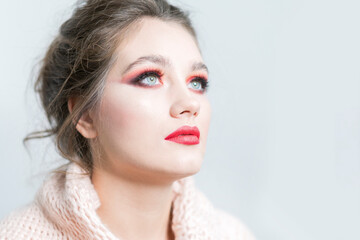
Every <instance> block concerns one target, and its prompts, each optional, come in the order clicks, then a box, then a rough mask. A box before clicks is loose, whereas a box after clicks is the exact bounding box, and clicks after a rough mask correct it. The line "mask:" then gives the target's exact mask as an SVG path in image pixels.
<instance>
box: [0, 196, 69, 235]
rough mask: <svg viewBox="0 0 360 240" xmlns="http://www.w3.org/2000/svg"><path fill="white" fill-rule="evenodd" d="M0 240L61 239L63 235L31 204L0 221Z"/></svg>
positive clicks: (36, 206)
mask: <svg viewBox="0 0 360 240" xmlns="http://www.w3.org/2000/svg"><path fill="white" fill-rule="evenodd" d="M0 239H1V240H3V239H4V240H25V239H40V240H41V239H63V235H62V234H61V233H60V232H59V231H57V229H56V227H55V226H54V225H53V224H52V223H51V222H50V221H48V219H47V218H46V216H45V215H44V214H43V212H42V211H41V209H40V208H39V206H38V205H37V204H36V203H34V202H33V203H30V204H27V205H25V206H23V207H21V208H19V209H16V210H14V211H13V212H11V213H10V214H9V215H7V216H6V217H5V218H4V219H2V220H0Z"/></svg>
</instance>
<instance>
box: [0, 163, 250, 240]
mask: <svg viewBox="0 0 360 240" xmlns="http://www.w3.org/2000/svg"><path fill="white" fill-rule="evenodd" d="M79 173H84V171H83V169H82V168H80V167H79V166H78V165H77V164H74V163H72V164H70V165H69V167H68V169H67V173H66V174H59V173H56V174H52V175H50V177H49V178H48V179H47V180H46V181H45V182H44V184H43V186H42V188H41V189H40V191H39V192H38V194H37V196H36V199H35V201H34V202H33V203H31V204H29V205H27V206H25V207H24V208H22V209H19V210H17V211H14V212H12V213H11V214H10V215H9V216H7V217H6V218H5V219H3V220H2V221H1V222H0V239H1V240H15V239H16V240H23V239H33V240H38V239H47V240H49V239H51V240H52V239H98V240H100V239H107V240H110V239H111V240H116V239H117V240H119V239H118V238H117V237H115V236H114V235H113V234H112V233H111V232H110V231H109V229H108V228H107V227H106V225H105V224H104V223H102V222H101V220H100V218H99V216H98V215H97V214H96V209H97V208H98V207H99V206H100V201H99V198H98V195H97V193H96V191H95V189H94V186H93V185H92V183H91V180H90V177H89V176H87V175H80V174H79ZM173 191H174V192H175V194H174V196H175V197H174V199H173V219H172V230H173V232H174V234H175V239H176V240H190V239H191V240H205V239H206V240H225V239H228V240H253V239H254V237H253V236H252V234H251V233H250V232H249V230H248V229H247V228H246V226H244V225H243V224H242V223H241V222H240V221H239V220H237V219H236V218H234V217H232V216H231V215H229V214H227V213H225V212H223V211H220V210H217V209H215V208H214V207H213V206H212V205H211V203H210V202H209V201H208V200H207V199H206V197H205V196H204V195H203V194H202V193H201V192H200V191H198V190H197V189H196V188H195V186H194V180H193V178H192V177H187V178H183V179H181V180H178V181H176V182H174V184H173ZM119 214H121V213H119Z"/></svg>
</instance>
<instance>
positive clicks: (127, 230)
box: [69, 17, 211, 240]
mask: <svg viewBox="0 0 360 240" xmlns="http://www.w3.org/2000/svg"><path fill="white" fill-rule="evenodd" d="M115 54H116V57H117V60H116V62H115V63H114V65H113V66H112V67H111V69H110V72H109V74H108V76H107V78H106V83H105V90H104V94H103V96H102V101H101V104H100V105H99V108H98V109H97V110H96V111H95V110H93V111H89V112H87V113H86V114H84V115H83V116H82V118H81V119H80V120H79V122H78V123H77V125H76V129H77V130H78V131H79V132H80V133H81V134H82V135H83V136H84V137H86V138H88V139H89V140H90V141H92V147H96V148H97V149H98V151H99V152H100V153H101V154H100V156H98V157H97V159H95V160H94V169H93V174H92V176H91V179H92V183H93V184H94V187H95V190H96V192H97V194H98V196H99V198H100V202H101V205H100V207H99V208H98V209H97V214H98V215H99V217H100V219H101V220H102V222H103V223H104V224H105V225H106V226H107V227H108V228H109V230H110V231H111V232H112V233H113V234H114V235H115V236H117V237H119V238H121V239H131V240H140V239H141V240H143V239H147V240H152V239H154V240H155V239H156V240H170V239H174V235H173V232H172V229H171V207H172V199H173V193H172V184H173V182H174V181H176V180H178V179H181V178H183V177H187V176H190V175H194V174H195V173H197V172H198V171H199V170H200V167H201V164H202V160H203V157H204V153H205V147H206V139H207V133H208V128H209V124H210V115H211V108H210V104H209V101H208V98H207V96H206V93H204V92H202V91H201V89H200V90H199V89H198V88H197V87H198V86H199V84H196V83H195V84H194V85H193V83H192V82H191V81H190V82H189V79H190V80H191V79H192V76H195V75H196V76H197V75H201V76H206V77H207V76H208V72H207V69H206V67H205V65H204V64H203V58H202V56H201V53H200V51H199V49H198V46H197V44H196V41H195V39H194V38H193V36H192V35H191V34H190V33H189V32H188V30H186V29H185V28H184V27H183V26H181V25H180V24H178V23H175V22H164V21H162V20H158V19H155V18H150V17H146V18H143V19H142V21H141V22H140V23H139V24H137V26H136V28H134V29H133V30H131V31H130V33H129V35H127V37H126V39H125V40H123V41H121V42H120V44H119V46H118V47H117V49H116V52H115ZM144 56H147V57H146V58H142V59H143V61H141V62H138V64H136V65H133V66H132V68H131V69H128V67H129V65H130V64H132V63H134V62H135V61H136V60H138V59H139V58H141V57H144ZM149 56H150V57H149ZM144 69H145V70H147V71H148V70H149V69H157V70H159V71H161V72H162V73H163V75H162V76H161V79H160V78H158V77H157V76H154V75H151V76H150V75H149V76H147V77H146V78H145V79H143V80H142V84H146V85H147V87H144V86H139V85H134V84H133V83H132V82H131V81H130V80H132V79H133V76H135V75H136V73H137V72H139V71H142V70H144ZM126 70H128V71H126ZM160 80H161V81H160ZM195 86H197V87H195ZM73 105H74V101H73V100H70V101H69V109H70V111H71V109H72V107H73ZM184 125H188V126H197V127H198V128H199V130H200V143H199V144H196V145H184V144H180V143H175V142H171V141H167V140H165V137H166V136H168V135H169V134H170V133H172V132H173V131H175V130H176V129H178V128H179V127H182V126H184Z"/></svg>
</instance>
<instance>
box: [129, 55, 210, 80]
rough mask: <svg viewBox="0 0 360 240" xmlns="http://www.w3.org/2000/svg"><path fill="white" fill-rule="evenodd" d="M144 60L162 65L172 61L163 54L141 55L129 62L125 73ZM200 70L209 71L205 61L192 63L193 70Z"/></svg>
mask: <svg viewBox="0 0 360 240" xmlns="http://www.w3.org/2000/svg"><path fill="white" fill-rule="evenodd" d="M144 62H152V63H155V64H158V65H161V66H163V67H166V66H171V65H172V64H171V61H170V60H169V59H167V58H165V57H163V56H161V55H148V56H143V57H139V58H138V59H136V60H135V61H134V62H132V63H131V64H129V66H127V68H126V69H125V71H124V72H123V75H124V74H125V73H127V72H129V71H130V70H131V69H132V68H134V67H135V66H137V65H140V64H143V63H144ZM198 70H205V71H206V72H207V73H209V68H208V67H207V66H206V65H205V64H204V63H203V62H194V63H193V64H192V65H191V71H198Z"/></svg>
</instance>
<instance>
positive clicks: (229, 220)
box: [215, 209, 255, 240]
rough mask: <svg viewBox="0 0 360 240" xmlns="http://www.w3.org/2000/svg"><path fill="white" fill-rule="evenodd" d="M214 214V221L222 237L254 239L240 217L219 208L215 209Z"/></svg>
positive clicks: (234, 239)
mask: <svg viewBox="0 0 360 240" xmlns="http://www.w3.org/2000/svg"><path fill="white" fill-rule="evenodd" d="M215 214H216V218H217V220H216V223H217V226H218V228H219V231H220V232H221V233H222V235H223V239H229V240H230V239H231V240H255V236H254V235H253V234H252V232H251V231H250V230H249V228H248V227H247V226H246V225H245V224H244V223H243V222H242V221H241V220H240V219H238V218H236V217H234V216H233V215H231V214H229V213H228V212H226V211H224V210H221V209H215Z"/></svg>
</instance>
